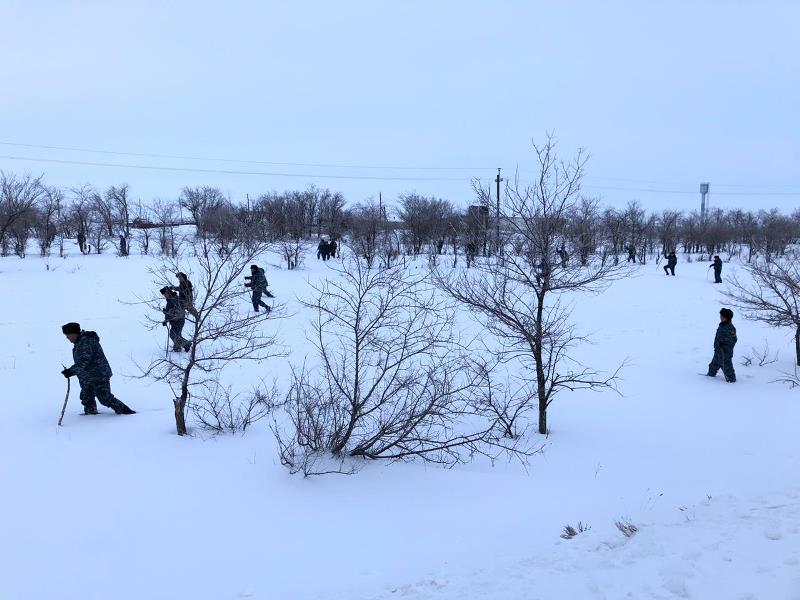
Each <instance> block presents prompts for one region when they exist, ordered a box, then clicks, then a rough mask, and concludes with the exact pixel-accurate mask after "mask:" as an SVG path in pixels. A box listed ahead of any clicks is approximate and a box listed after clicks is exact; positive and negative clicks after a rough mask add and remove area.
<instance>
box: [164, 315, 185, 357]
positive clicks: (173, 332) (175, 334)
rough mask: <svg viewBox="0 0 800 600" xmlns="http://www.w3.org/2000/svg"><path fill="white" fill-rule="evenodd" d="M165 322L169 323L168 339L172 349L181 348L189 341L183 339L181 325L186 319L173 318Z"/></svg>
mask: <svg viewBox="0 0 800 600" xmlns="http://www.w3.org/2000/svg"><path fill="white" fill-rule="evenodd" d="M167 322H168V323H169V339H171V340H172V349H173V350H182V349H183V348H184V347H185V346H186V344H188V343H189V341H188V340H185V339H183V326H184V324H185V323H186V319H174V320H172V321H167Z"/></svg>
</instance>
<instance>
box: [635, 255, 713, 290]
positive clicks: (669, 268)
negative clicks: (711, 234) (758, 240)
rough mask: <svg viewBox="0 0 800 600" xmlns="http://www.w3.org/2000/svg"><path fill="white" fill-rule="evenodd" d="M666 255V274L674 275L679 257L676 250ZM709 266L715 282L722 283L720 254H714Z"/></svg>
mask: <svg viewBox="0 0 800 600" xmlns="http://www.w3.org/2000/svg"><path fill="white" fill-rule="evenodd" d="M665 256H666V258H667V264H666V265H664V275H673V276H674V275H675V267H676V266H677V264H678V257H677V256H675V251H674V250H673V251H672V252H670V253H669V254H666V255H665ZM628 260H629V261H630V254H629V255H628ZM708 268H709V269H714V283H722V259H721V258H720V257H719V256H718V255H716V254H715V255H714V260H713V261H712V263H711V264H710V265H708Z"/></svg>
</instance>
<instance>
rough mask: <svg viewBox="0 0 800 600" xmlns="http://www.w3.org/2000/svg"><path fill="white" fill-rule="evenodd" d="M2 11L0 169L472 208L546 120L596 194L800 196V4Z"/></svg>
mask: <svg viewBox="0 0 800 600" xmlns="http://www.w3.org/2000/svg"><path fill="white" fill-rule="evenodd" d="M0 22H2V23H3V27H2V35H1V36H0V56H2V57H3V60H2V63H0V64H2V70H3V74H2V84H0V87H1V88H2V93H0V142H2V143H0V157H2V158H0V169H2V170H5V171H12V172H17V173H22V172H31V173H36V174H38V173H42V172H44V173H45V174H46V178H47V180H48V181H49V182H50V183H53V184H58V185H69V186H72V185H77V184H80V183H85V182H89V183H92V184H94V185H96V186H97V187H100V188H104V187H106V186H108V185H111V184H118V183H121V182H127V183H129V184H130V185H131V191H132V192H133V195H134V197H138V198H142V199H143V200H149V199H151V198H154V197H162V198H170V197H175V196H177V195H178V193H179V192H180V189H181V188H182V187H183V186H186V185H216V186H218V187H220V188H221V189H222V190H223V191H224V192H226V193H228V194H230V196H231V197H232V198H233V199H234V200H239V199H244V197H245V194H250V197H251V198H252V197H255V196H258V195H259V194H260V193H262V192H265V191H268V190H284V189H296V188H305V187H306V186H307V185H309V184H311V183H313V184H315V185H317V186H320V187H329V188H331V189H334V190H339V191H341V192H342V193H344V195H345V197H346V199H347V200H348V202H351V203H354V202H359V201H362V200H364V199H366V198H368V197H370V196H376V197H377V194H378V192H382V193H383V197H384V199H385V200H387V201H389V202H392V201H393V200H394V199H395V198H396V197H397V195H398V194H399V193H402V192H404V191H412V190H415V191H417V192H420V193H423V194H426V195H435V196H439V197H444V198H448V199H450V200H451V201H453V202H454V203H456V204H457V205H460V206H466V205H467V204H469V203H470V202H471V200H472V198H473V195H472V192H471V188H470V183H469V182H470V179H471V178H472V177H481V178H483V179H485V180H487V181H488V180H490V179H492V178H493V177H494V175H495V173H496V168H497V167H503V174H504V176H505V177H508V176H509V175H512V176H513V171H514V170H515V169H516V168H519V169H520V176H521V177H522V178H523V179H524V178H525V177H530V176H531V173H530V172H529V169H531V168H533V163H532V153H531V149H530V147H531V146H530V145H531V140H532V139H534V140H541V139H542V138H543V136H544V134H545V132H546V131H549V130H552V131H555V133H556V135H557V137H558V139H559V148H560V152H561V154H562V155H564V157H567V158H568V157H569V156H571V155H572V154H573V153H574V151H575V149H576V148H577V147H579V146H581V147H584V148H586V149H587V150H588V151H589V152H590V154H591V159H590V161H589V163H588V168H587V173H586V175H587V177H586V179H585V180H584V188H583V189H584V192H585V193H586V194H587V195H592V196H600V197H602V200H603V202H605V203H607V204H612V205H617V206H619V205H624V204H625V203H626V202H628V201H629V200H634V199H638V200H640V201H641V202H642V203H643V204H644V205H645V206H646V207H648V208H650V209H654V210H656V209H657V210H660V209H662V208H670V207H671V208H681V209H686V208H695V207H696V206H697V205H699V194H698V189H699V183H700V182H701V181H709V182H710V183H711V204H712V205H718V206H719V205H722V206H743V207H751V208H754V209H758V208H768V207H772V206H778V207H781V208H784V209H787V210H789V209H792V208H794V207H800V41H799V40H800V36H799V35H798V24H800V2H798V1H797V0H787V1H785V2H768V1H761V0H758V1H757V0H753V1H751V2H735V1H730V0H729V1H717V2H712V1H705V0H692V1H685V2H682V1H675V0H671V1H669V2H667V1H663V2H656V1H634V0H631V1H629V2H605V1H603V2H598V1H586V2H570V1H559V2H533V1H528V2H523V1H519V2H502V1H495V2H489V1H485V2H465V1H457V2H455V1H454V2H444V1H437V0H428V1H424V2H409V1H403V2H399V1H396V2H380V1H371V2H347V1H338V2H332V1H324V2H323V1H320V2H303V1H296V2H268V1H262V2H237V1H231V2H207V3H206V2H199V1H197V0H193V1H191V2H188V1H187V2H166V1H163V0H162V1H160V2H146V1H136V2H121V1H119V2H110V1H103V2H100V1H96V2H69V1H65V0H59V1H45V0H41V1H33V0H25V1H13V0H0ZM9 143H13V144H28V145H34V146H58V147H62V148H81V149H85V150H93V151H110V152H117V153H128V154H103V153H97V152H78V151H75V150H67V149H45V148H37V147H26V146H22V145H9ZM135 154H148V155H166V156H164V157H153V156H149V157H148V156H135ZM12 156H13V157H27V158H36V159H47V160H48V161H73V162H72V163H65V162H44V161H37V162H34V161H23V160H14V159H11V158H9V157H12ZM180 157H195V158H199V159H203V158H215V159H228V160H230V161H251V162H225V161H219V160H216V161H212V160H189V159H187V158H180ZM74 163H103V164H104V165H109V164H113V165H126V166H113V167H112V166H100V165H98V164H95V165H89V164H74ZM269 163H297V164H269ZM313 165H329V166H313ZM133 166H136V167H145V166H150V167H160V168H166V169H187V170H185V171H181V170H154V169H145V168H132V167H133ZM379 167H381V168H379ZM386 167H393V168H386ZM400 167H406V168H400ZM192 170H194V171H192ZM205 171H239V172H241V173H238V174H234V173H224V172H205ZM243 172H247V173H248V174H245V173H243ZM253 173H255V174H253ZM280 173H283V174H291V175H293V176H280V175H278V174H280ZM312 175H314V177H312ZM620 188H626V189H620ZM651 190H661V192H654V191H651Z"/></svg>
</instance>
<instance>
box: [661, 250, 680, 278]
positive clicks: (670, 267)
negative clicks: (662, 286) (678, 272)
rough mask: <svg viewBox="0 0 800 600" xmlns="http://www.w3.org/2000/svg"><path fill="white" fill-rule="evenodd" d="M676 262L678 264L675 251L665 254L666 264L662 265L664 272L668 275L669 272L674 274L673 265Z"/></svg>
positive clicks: (674, 265) (675, 264)
mask: <svg viewBox="0 0 800 600" xmlns="http://www.w3.org/2000/svg"><path fill="white" fill-rule="evenodd" d="M677 264H678V257H677V256H675V252H670V253H669V254H667V264H666V265H664V274H665V275H669V274H670V273H672V275H673V276H674V275H675V267H676V266H677Z"/></svg>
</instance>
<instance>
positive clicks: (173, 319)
mask: <svg viewBox="0 0 800 600" xmlns="http://www.w3.org/2000/svg"><path fill="white" fill-rule="evenodd" d="M160 291H161V295H162V296H164V299H165V300H166V301H167V305H166V306H165V307H164V308H163V310H162V312H163V313H164V320H163V321H162V322H161V324H162V325H164V326H166V324H167V323H169V339H171V340H172V351H173V352H180V351H181V350H183V351H185V352H189V350H191V348H192V344H191V343H190V342H189V340H186V339H184V337H183V326H184V325H185V324H186V309H185V308H184V305H183V302H181V299H180V298H179V297H178V295H177V294H176V293H175V292H174V291H172V289H170V288H169V287H163V288H161V290H160Z"/></svg>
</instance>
